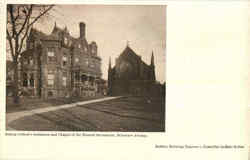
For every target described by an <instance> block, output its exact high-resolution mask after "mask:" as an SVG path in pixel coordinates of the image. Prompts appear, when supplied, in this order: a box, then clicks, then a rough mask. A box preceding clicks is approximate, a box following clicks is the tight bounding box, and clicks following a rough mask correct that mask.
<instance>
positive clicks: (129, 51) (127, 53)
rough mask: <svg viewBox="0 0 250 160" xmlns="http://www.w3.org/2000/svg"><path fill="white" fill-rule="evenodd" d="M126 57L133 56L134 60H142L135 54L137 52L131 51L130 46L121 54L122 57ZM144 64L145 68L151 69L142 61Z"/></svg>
mask: <svg viewBox="0 0 250 160" xmlns="http://www.w3.org/2000/svg"><path fill="white" fill-rule="evenodd" d="M126 55H128V56H131V57H132V58H135V59H137V60H141V56H139V55H137V54H136V53H135V51H134V50H133V49H131V48H130V47H129V46H127V47H126V48H125V49H124V50H123V52H122V53H121V54H120V56H126ZM120 56H119V57H120ZM142 64H143V66H144V67H145V68H147V67H150V66H149V65H147V64H146V63H145V62H144V61H142Z"/></svg>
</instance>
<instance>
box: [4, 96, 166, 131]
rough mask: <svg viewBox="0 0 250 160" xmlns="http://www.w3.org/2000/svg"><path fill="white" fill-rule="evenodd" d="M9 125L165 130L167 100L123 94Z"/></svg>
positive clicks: (33, 128) (31, 128) (44, 128)
mask: <svg viewBox="0 0 250 160" xmlns="http://www.w3.org/2000/svg"><path fill="white" fill-rule="evenodd" d="M8 126H9V127H11V128H14V129H17V130H25V131H121V132H133V131H136V132H163V131H164V130H165V101H164V99H163V98H162V99H161V98H155V99H151V101H148V100H147V99H145V98H142V97H123V98H119V99H114V100H109V101H103V102H98V103H92V104H87V105H82V106H76V107H73V108H67V109H59V110H56V111H50V112H45V113H40V114H35V115H32V116H27V117H23V118H20V119H17V120H15V121H12V122H11V123H10V124H9V125H8Z"/></svg>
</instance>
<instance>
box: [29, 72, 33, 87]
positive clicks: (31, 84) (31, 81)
mask: <svg viewBox="0 0 250 160" xmlns="http://www.w3.org/2000/svg"><path fill="white" fill-rule="evenodd" d="M30 86H31V87H34V74H33V73H31V74H30Z"/></svg>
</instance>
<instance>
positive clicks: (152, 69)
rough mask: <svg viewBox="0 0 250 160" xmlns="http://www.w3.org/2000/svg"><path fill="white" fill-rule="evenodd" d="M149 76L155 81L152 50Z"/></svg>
mask: <svg viewBox="0 0 250 160" xmlns="http://www.w3.org/2000/svg"><path fill="white" fill-rule="evenodd" d="M150 66H151V77H150V79H151V80H153V81H155V62H154V53H153V51H152V56H151V64H150Z"/></svg>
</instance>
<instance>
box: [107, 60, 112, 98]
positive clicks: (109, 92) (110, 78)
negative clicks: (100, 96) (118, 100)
mask: <svg viewBox="0 0 250 160" xmlns="http://www.w3.org/2000/svg"><path fill="white" fill-rule="evenodd" d="M111 92H112V68H111V57H109V69H108V94H109V95H111V94H112V93H111Z"/></svg>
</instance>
